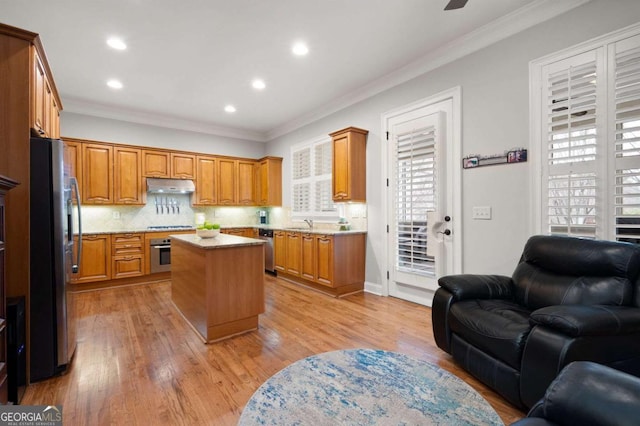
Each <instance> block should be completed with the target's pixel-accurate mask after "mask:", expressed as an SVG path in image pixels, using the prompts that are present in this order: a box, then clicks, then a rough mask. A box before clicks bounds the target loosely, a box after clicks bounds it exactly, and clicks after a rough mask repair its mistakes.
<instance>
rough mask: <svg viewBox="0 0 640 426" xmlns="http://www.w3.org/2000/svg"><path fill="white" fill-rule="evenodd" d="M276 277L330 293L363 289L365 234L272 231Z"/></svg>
mask: <svg viewBox="0 0 640 426" xmlns="http://www.w3.org/2000/svg"><path fill="white" fill-rule="evenodd" d="M273 246H274V258H275V270H276V271H277V273H278V276H281V277H282V278H285V279H288V280H289V281H293V282H299V283H302V284H304V285H307V286H309V287H313V288H315V289H317V290H320V291H322V292H324V293H326V294H329V295H332V296H336V297H339V296H343V295H346V294H349V293H353V292H357V291H361V290H363V289H364V275H365V250H366V234H364V233H352V232H350V233H336V234H319V233H312V232H302V233H300V232H290V231H282V230H280V231H274V233H273Z"/></svg>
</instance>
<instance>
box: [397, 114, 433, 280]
mask: <svg viewBox="0 0 640 426" xmlns="http://www.w3.org/2000/svg"><path fill="white" fill-rule="evenodd" d="M435 147H436V144H435V127H433V126H429V127H426V128H422V129H416V130H414V131H412V132H410V133H407V134H403V135H398V136H397V137H396V148H395V155H396V158H395V165H396V166H395V179H394V182H395V185H396V188H395V190H396V191H395V194H396V200H395V207H394V208H395V224H396V226H397V229H396V233H397V236H398V238H397V248H396V251H397V253H398V256H397V265H396V267H397V268H398V270H401V271H410V272H414V273H421V274H427V275H434V274H435V271H434V263H433V256H431V255H429V253H427V213H428V212H432V211H435V210H436V193H435V188H436V186H435V179H436V169H435V164H436V163H435V154H436V152H435Z"/></svg>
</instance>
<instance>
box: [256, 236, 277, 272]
mask: <svg viewBox="0 0 640 426" xmlns="http://www.w3.org/2000/svg"><path fill="white" fill-rule="evenodd" d="M258 238H260V239H261V240H264V241H266V243H265V245H264V269H265V270H266V271H269V272H275V268H274V266H275V262H274V259H273V229H264V228H259V229H258Z"/></svg>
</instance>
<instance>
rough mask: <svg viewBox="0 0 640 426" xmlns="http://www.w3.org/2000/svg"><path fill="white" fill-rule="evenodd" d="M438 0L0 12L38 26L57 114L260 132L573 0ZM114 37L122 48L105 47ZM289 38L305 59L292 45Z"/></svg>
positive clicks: (133, 4) (94, 2)
mask: <svg viewBox="0 0 640 426" xmlns="http://www.w3.org/2000/svg"><path fill="white" fill-rule="evenodd" d="M447 2H448V0H270V1H269V0H233V1H231V0H226V1H225V0H179V1H178V0H110V1H103V0H91V1H90V0H83V1H78V0H55V1H52V0H0V11H1V12H0V22H2V23H5V24H9V25H13V26H16V27H20V28H24V29H27V30H29V31H33V32H35V33H39V34H40V37H41V39H42V42H43V45H44V47H45V51H46V53H47V57H48V60H49V63H50V65H51V68H52V70H53V74H54V79H55V82H56V85H57V87H58V90H59V92H60V95H61V97H62V103H63V105H64V107H65V110H66V111H72V112H79V113H85V114H90V115H99V116H105V117H111V118H119V119H125V120H131V121H138V122H147V123H152V124H158V125H164V126H170V127H176V128H185V129H193V130H199V131H205V132H210V133H217V134H224V135H227V136H237V137H242V138H246V139H253V140H263V141H264V140H268V139H270V138H273V137H275V136H278V135H280V134H282V133H284V132H286V131H288V130H291V129H293V128H295V127H296V126H298V125H302V124H305V122H307V121H309V120H311V119H313V118H317V117H318V116H321V115H324V114H327V113H330V112H333V111H335V110H337V109H339V108H341V107H344V106H346V105H348V104H349V103H352V102H354V101H355V100H358V99H360V98H363V97H366V96H368V95H370V94H372V93H376V92H379V91H381V90H383V89H384V88H387V87H389V86H391V85H393V84H398V83H400V82H402V81H403V80H407V79H408V78H410V77H412V76H414V75H413V74H415V73H416V72H424V71H425V70H426V69H424V68H425V67H427V68H428V67H429V66H430V65H429V63H431V64H433V63H437V61H438V57H447V55H449V56H451V55H450V54H451V52H449V50H448V49H447V48H446V47H451V48H452V49H453V48H456V47H460V46H461V45H462V44H461V42H462V41H473V39H474V37H475V36H477V37H480V36H481V35H482V34H484V33H487V32H488V29H496V28H498V30H499V31H500V27H499V26H498V27H496V20H497V23H502V24H503V25H504V28H505V30H504V36H508V35H510V34H508V33H509V32H511V33H513V32H516V31H519V30H522V29H523V28H526V25H533V24H535V23H536V22H533V23H532V22H525V24H520V25H519V26H518V27H517V28H515V27H513V25H512V24H513V22H515V21H516V20H517V21H518V22H522V18H525V19H527V17H530V16H531V15H532V14H533V13H534V12H536V13H537V16H539V17H540V18H539V19H540V20H542V19H548V17H550V16H546V15H553V14H557V13H561V12H562V11H565V10H566V9H567V8H570V7H575V5H577V4H581V3H584V0H562V2H558V1H557V0H469V2H468V3H467V6H466V7H465V8H463V9H460V10H455V11H447V12H445V11H443V8H444V6H445V5H446V4H447ZM557 3H564V5H563V6H561V8H560V9H558V5H557ZM554 4H555V5H554ZM541 11H542V13H541ZM505 15H509V16H507V17H506V18H505ZM516 18H517V19H516ZM492 23H493V24H492ZM492 25H493V26H492ZM510 25H511V29H510ZM483 31H484V33H483ZM469 33H471V36H469ZM114 35H116V36H120V37H122V38H123V39H124V40H125V41H126V43H127V45H128V49H127V50H125V51H115V50H113V49H111V48H109V47H108V46H107V45H106V39H107V37H109V36H114ZM298 40H302V41H305V42H306V43H307V44H308V46H309V48H310V52H309V54H308V55H307V56H306V57H295V56H294V55H292V53H291V46H292V44H293V43H294V42H295V41H298ZM462 51H463V49H462V50H461V52H462ZM434 61H435V62H434ZM432 67H433V66H432ZM416 70H418V71H416ZM412 73H413V74H412ZM256 77H260V78H262V79H264V80H265V82H266V84H267V88H266V89H265V90H264V91H262V92H257V91H255V90H254V89H253V88H252V87H251V81H252V79H254V78H256ZM110 78H117V79H120V80H121V81H122V82H123V84H124V88H123V89H122V90H119V91H116V90H113V89H110V88H108V87H107V86H106V81H107V80H108V79H110ZM226 104H233V105H235V106H236V107H237V112H236V113H234V114H228V113H226V112H224V110H223V108H224V106H225V105H226Z"/></svg>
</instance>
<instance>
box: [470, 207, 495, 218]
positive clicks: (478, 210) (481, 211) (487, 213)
mask: <svg viewBox="0 0 640 426" xmlns="http://www.w3.org/2000/svg"><path fill="white" fill-rule="evenodd" d="M473 219H475V220H491V207H490V206H476V207H474V208H473Z"/></svg>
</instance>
